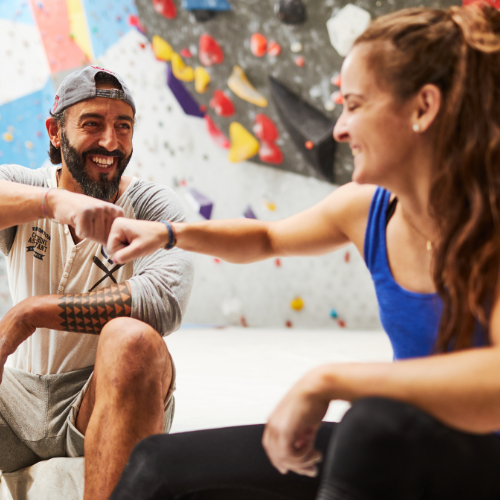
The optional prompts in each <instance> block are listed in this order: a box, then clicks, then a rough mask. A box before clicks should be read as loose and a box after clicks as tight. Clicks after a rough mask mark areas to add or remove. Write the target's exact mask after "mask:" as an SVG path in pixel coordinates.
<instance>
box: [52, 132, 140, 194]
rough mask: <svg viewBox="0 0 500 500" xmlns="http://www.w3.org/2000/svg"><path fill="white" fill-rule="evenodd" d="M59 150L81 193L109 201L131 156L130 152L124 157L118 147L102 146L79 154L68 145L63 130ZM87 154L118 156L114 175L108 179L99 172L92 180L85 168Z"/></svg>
mask: <svg viewBox="0 0 500 500" xmlns="http://www.w3.org/2000/svg"><path fill="white" fill-rule="evenodd" d="M61 152H62V155H63V157H64V160H65V161H66V166H67V167H68V170H69V171H70V173H71V175H72V176H73V179H75V181H76V182H78V184H79V185H80V187H81V188H82V191H83V194H86V195H87V196H92V198H97V199H99V200H104V201H111V199H112V198H113V196H115V195H116V193H117V192H118V189H119V187H120V180H121V178H122V175H123V172H124V171H125V169H126V168H127V165H128V163H129V161H130V158H132V153H130V155H129V156H128V157H125V155H124V154H123V153H122V152H121V151H119V150H118V149H115V150H114V151H108V150H107V149H106V148H104V147H97V148H92V149H88V150H87V151H84V152H83V153H82V154H80V153H78V151H77V150H76V149H75V148H73V147H72V146H71V145H70V143H69V141H68V138H67V137H66V134H65V133H64V130H62V131H61ZM132 152H133V151H132ZM88 155H102V156H112V157H118V166H117V168H116V175H115V177H114V178H113V179H111V180H108V174H105V173H99V180H98V181H94V180H92V179H91V177H90V175H89V174H88V172H87V168H86V160H87V156H88ZM91 161H92V160H91Z"/></svg>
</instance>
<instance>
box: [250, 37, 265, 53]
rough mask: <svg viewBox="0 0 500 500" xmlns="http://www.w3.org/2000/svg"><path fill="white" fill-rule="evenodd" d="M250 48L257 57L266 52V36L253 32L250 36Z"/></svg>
mask: <svg viewBox="0 0 500 500" xmlns="http://www.w3.org/2000/svg"><path fill="white" fill-rule="evenodd" d="M250 50H251V51H252V54H253V55H254V56H257V57H262V56H263V55H264V54H265V53H266V52H267V38H266V37H265V36H264V35H262V34H261V33H254V34H253V35H252V36H251V38H250Z"/></svg>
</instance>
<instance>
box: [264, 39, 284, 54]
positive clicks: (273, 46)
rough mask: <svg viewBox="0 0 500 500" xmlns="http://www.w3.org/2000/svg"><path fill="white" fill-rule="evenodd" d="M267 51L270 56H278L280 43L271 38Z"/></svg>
mask: <svg viewBox="0 0 500 500" xmlns="http://www.w3.org/2000/svg"><path fill="white" fill-rule="evenodd" d="M267 53H268V54H269V55H270V56H279V55H280V54H281V45H280V44H279V43H277V42H275V41H274V40H271V41H270V42H269V44H268V46H267Z"/></svg>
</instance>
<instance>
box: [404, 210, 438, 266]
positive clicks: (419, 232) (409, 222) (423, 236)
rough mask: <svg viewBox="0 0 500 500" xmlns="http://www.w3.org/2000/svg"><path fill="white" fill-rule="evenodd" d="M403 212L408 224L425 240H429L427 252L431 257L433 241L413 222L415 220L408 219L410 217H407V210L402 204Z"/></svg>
mask: <svg viewBox="0 0 500 500" xmlns="http://www.w3.org/2000/svg"><path fill="white" fill-rule="evenodd" d="M401 214H402V216H403V219H404V220H405V221H406V222H407V223H408V225H409V226H410V227H411V228H412V229H413V230H414V231H415V232H416V233H418V234H419V235H420V236H422V238H424V240H426V241H427V253H428V254H429V257H432V241H431V240H429V239H428V238H427V236H426V235H425V234H424V233H422V231H420V229H418V227H417V226H415V224H413V222H411V221H410V219H408V217H406V215H405V211H404V210H403V207H402V206H401Z"/></svg>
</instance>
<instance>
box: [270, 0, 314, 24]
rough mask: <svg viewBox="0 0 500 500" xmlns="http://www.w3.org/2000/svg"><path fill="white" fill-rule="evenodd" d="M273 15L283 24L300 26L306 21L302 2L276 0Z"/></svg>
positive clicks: (299, 0)
mask: <svg viewBox="0 0 500 500" xmlns="http://www.w3.org/2000/svg"><path fill="white" fill-rule="evenodd" d="M274 13H275V14H276V15H277V16H278V18H279V19H280V20H281V21H282V22H284V23H285V24H301V23H303V22H305V21H306V19H307V12H306V7H305V5H304V4H303V3H302V0H276V3H275V4H274Z"/></svg>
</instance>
